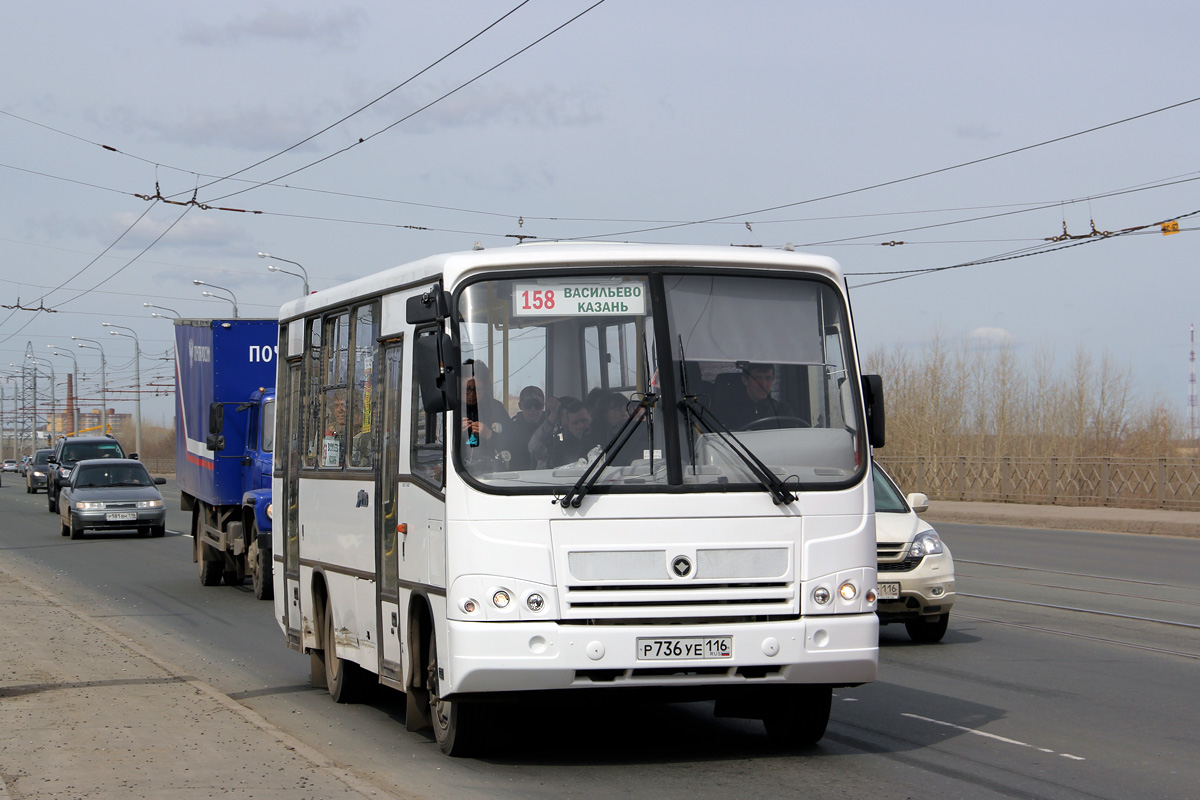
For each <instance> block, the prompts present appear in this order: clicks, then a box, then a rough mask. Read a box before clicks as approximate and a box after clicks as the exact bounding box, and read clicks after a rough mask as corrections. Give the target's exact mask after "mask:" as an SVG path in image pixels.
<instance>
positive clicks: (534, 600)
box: [525, 592, 546, 611]
mask: <svg viewBox="0 0 1200 800" xmlns="http://www.w3.org/2000/svg"><path fill="white" fill-rule="evenodd" d="M525 605H526V606H527V607H528V608H529V610H530V611H541V610H542V609H543V608H545V607H546V598H544V597H542V596H541V595H540V594H538V593H537V592H534V593H533V594H531V595H529V597H526V598H525Z"/></svg>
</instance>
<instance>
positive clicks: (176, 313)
mask: <svg viewBox="0 0 1200 800" xmlns="http://www.w3.org/2000/svg"><path fill="white" fill-rule="evenodd" d="M142 308H157V309H159V310H161V311H170V312H171V313H172V314H174V315H175V318H176V319H179V312H178V311H176V310H175V309H173V308H167V307H166V306H156V305H154V303H142ZM150 316H152V317H161V316H163V315H162V314H155V313H153V312H151V314H150ZM164 319H165V317H164Z"/></svg>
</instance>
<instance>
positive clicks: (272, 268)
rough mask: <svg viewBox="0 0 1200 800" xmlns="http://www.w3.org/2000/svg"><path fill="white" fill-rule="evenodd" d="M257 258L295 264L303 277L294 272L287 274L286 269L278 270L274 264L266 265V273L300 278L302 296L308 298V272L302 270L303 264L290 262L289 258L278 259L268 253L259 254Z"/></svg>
mask: <svg viewBox="0 0 1200 800" xmlns="http://www.w3.org/2000/svg"><path fill="white" fill-rule="evenodd" d="M258 257H259V258H273V259H275V260H276V261H286V262H287V263H289V264H295V265H296V266H297V267H299V268H300V271H301V272H302V273H304V274H303V275H297V274H296V273H294V272H288V271H287V270H286V269H280V268H279V267H277V266H275V265H274V264H267V271H268V272H282V273H283V274H284V275H291V276H293V277H296V278H300V279H301V280H302V281H304V296H305V297H308V270H306V269H305V268H304V265H303V264H301V263H300V262H299V261H292V260H291V259H289V258H280V257H279V256H273V255H271V254H270V253H259V254H258Z"/></svg>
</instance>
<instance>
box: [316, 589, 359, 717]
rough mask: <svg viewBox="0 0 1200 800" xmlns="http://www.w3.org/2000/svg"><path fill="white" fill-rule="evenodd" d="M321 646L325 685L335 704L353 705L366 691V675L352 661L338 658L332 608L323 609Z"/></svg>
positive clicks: (328, 606)
mask: <svg viewBox="0 0 1200 800" xmlns="http://www.w3.org/2000/svg"><path fill="white" fill-rule="evenodd" d="M324 628H325V629H324V635H323V636H322V639H321V641H322V644H324V645H325V685H326V687H328V689H329V696H330V697H332V698H333V701H334V702H335V703H355V702H358V700H359V699H361V698H362V696H363V694H364V693H365V692H366V690H367V685H368V684H367V675H368V674H369V673H367V672H365V671H364V670H363V668H362V667H360V666H359V665H358V664H355V663H354V662H353V661H347V660H346V659H344V658H341V657H340V656H338V652H337V636H336V631H335V625H334V624H333V606H332V605H326V607H325V626H324Z"/></svg>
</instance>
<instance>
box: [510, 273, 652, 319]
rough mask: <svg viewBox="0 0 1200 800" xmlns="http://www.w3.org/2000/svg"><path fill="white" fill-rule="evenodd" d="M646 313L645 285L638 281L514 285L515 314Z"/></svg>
mask: <svg viewBox="0 0 1200 800" xmlns="http://www.w3.org/2000/svg"><path fill="white" fill-rule="evenodd" d="M611 315H621V316H630V315H632V316H638V317H641V316H645V315H646V285H645V283H643V282H641V281H622V282H620V283H613V282H598V281H593V282H590V283H589V282H587V281H570V282H565V281H564V282H555V283H518V284H515V285H514V286H513V316H515V317H535V316H553V317H595V316H611Z"/></svg>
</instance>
